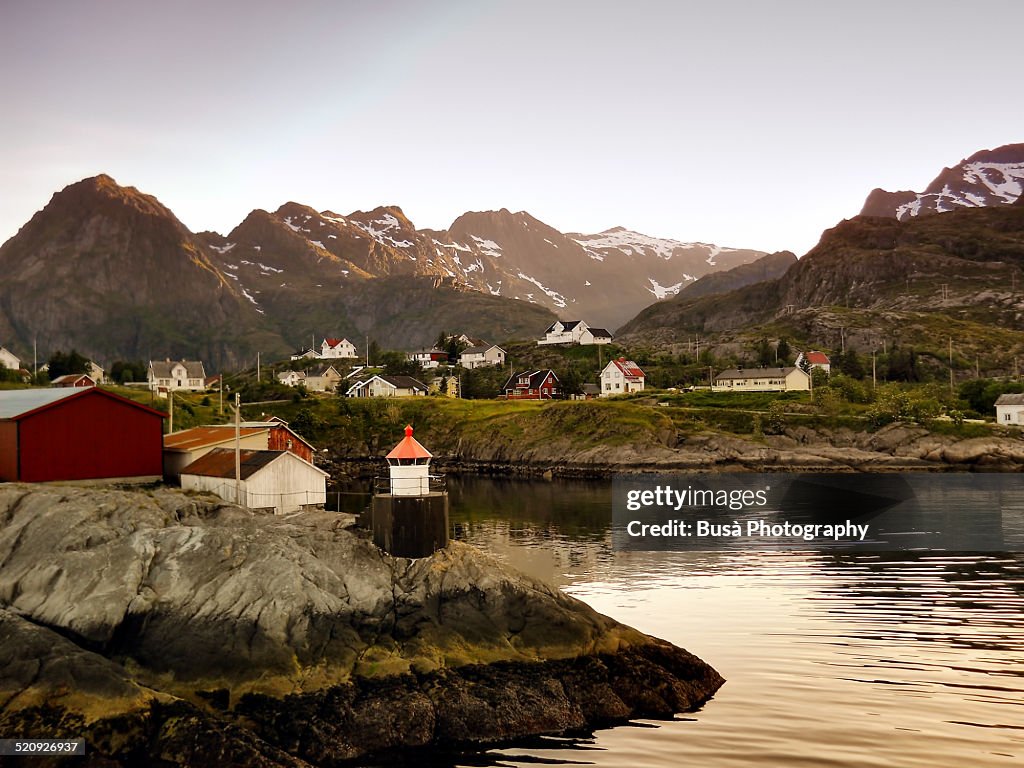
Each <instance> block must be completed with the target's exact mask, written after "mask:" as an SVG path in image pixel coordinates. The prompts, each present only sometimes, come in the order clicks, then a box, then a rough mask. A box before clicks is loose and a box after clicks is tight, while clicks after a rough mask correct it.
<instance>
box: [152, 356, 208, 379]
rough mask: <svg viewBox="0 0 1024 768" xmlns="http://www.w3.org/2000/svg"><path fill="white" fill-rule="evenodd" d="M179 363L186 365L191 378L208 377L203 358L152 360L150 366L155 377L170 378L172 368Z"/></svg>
mask: <svg viewBox="0 0 1024 768" xmlns="http://www.w3.org/2000/svg"><path fill="white" fill-rule="evenodd" d="M179 363H180V364H181V365H183V366H185V372H186V374H187V375H188V377H189V378H190V379H205V378H206V369H205V368H203V363H202V361H201V360H150V361H149V368H150V370H152V371H153V378H155V379H169V378H171V370H172V369H173V368H174V366H176V365H178V364H179Z"/></svg>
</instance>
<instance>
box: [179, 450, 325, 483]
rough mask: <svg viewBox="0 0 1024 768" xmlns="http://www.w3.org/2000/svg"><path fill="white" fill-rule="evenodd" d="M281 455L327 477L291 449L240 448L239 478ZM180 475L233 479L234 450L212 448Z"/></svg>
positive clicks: (244, 477)
mask: <svg viewBox="0 0 1024 768" xmlns="http://www.w3.org/2000/svg"><path fill="white" fill-rule="evenodd" d="M282 456H290V457H291V458H290V459H287V461H292V460H294V461H301V462H302V463H303V464H305V465H306V466H307V467H312V468H313V469H315V470H316V471H317V472H319V473H320V474H321V475H323V476H324V477H329V474H328V473H327V472H324V470H322V469H320V467H317V466H315V465H313V464H310V463H309V462H308V461H306V460H305V459H303V458H302V457H301V456H296V455H295V454H294V453H292V452H291V451H265V450H244V449H243V450H240V451H239V452H238V458H239V464H240V466H239V470H240V471H239V479H241V480H248V479H249V478H250V477H252V476H253V475H255V474H256V473H257V472H259V471H260V470H261V469H263V468H264V467H266V466H269V465H270V464H272V463H274V462H275V461H276V460H278V459H280V458H281V457H282ZM181 474H182V475H201V476H203V477H223V478H226V479H231V480H233V479H234V477H235V451H234V449H232V448H214V449H213V450H212V451H210V452H209V453H207V454H204V455H202V456H200V457H199V458H198V459H196V460H195V461H193V462H192V463H191V464H189V465H188V466H187V467H185V468H184V469H182V470H181Z"/></svg>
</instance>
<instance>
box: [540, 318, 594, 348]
mask: <svg viewBox="0 0 1024 768" xmlns="http://www.w3.org/2000/svg"><path fill="white" fill-rule="evenodd" d="M611 343H612V335H611V333H610V332H609V331H608V330H606V329H604V328H591V327H590V326H589V325H587V324H586V323H585V322H583V321H582V320H556V321H555V322H554V323H552V324H551V325H549V326H548V329H547V330H546V331H544V338H543V339H538V341H537V344H540V345H545V344H580V345H590V344H611Z"/></svg>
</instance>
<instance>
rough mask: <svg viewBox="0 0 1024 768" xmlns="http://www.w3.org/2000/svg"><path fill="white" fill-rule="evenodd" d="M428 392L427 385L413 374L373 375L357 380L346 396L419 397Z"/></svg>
mask: <svg viewBox="0 0 1024 768" xmlns="http://www.w3.org/2000/svg"><path fill="white" fill-rule="evenodd" d="M426 394H427V385H426V384H424V383H423V382H421V381H417V380H416V379H414V378H413V377H412V376H383V375H378V376H371V377H370V378H369V379H367V380H366V381H357V382H356V383H355V384H353V385H352V386H351V387H349V389H348V391H347V392H345V396H346V397H419V396H421V395H426Z"/></svg>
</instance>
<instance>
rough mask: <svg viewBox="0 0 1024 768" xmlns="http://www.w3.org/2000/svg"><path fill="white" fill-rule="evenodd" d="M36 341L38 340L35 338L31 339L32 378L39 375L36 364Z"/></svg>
mask: <svg viewBox="0 0 1024 768" xmlns="http://www.w3.org/2000/svg"><path fill="white" fill-rule="evenodd" d="M37 340H38V337H36V336H33V337H32V376H33V377H35V376H38V375H39V365H38V362H37V360H36V341H37Z"/></svg>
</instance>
